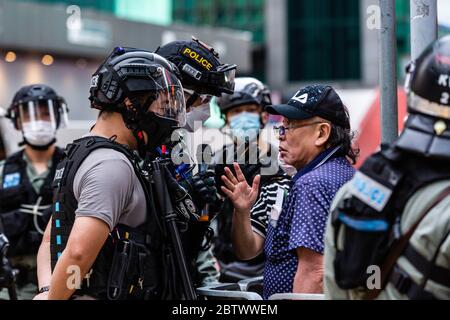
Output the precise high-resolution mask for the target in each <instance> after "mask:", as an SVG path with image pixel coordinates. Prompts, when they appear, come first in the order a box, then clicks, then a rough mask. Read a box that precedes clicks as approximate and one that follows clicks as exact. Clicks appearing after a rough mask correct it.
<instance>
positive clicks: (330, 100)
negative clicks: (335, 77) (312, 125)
mask: <svg viewBox="0 0 450 320" xmlns="http://www.w3.org/2000/svg"><path fill="white" fill-rule="evenodd" d="M266 111H267V112H269V113H271V114H276V115H281V116H283V117H285V118H288V119H292V120H306V119H309V118H312V117H320V118H323V119H326V120H328V121H330V122H331V123H333V124H336V125H339V126H341V127H344V128H346V129H350V119H349V115H348V111H347V109H346V108H345V106H344V104H343V103H342V101H341V98H339V96H338V94H337V93H336V91H334V89H333V88H332V87H330V86H324V85H312V86H307V87H305V88H303V89H301V90H300V91H298V92H297V93H296V94H295V95H294V96H293V97H292V98H291V99H290V100H289V101H288V103H287V104H277V105H270V106H267V107H266Z"/></svg>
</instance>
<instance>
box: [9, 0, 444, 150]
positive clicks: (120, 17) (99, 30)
mask: <svg viewBox="0 0 450 320" xmlns="http://www.w3.org/2000/svg"><path fill="white" fill-rule="evenodd" d="M377 4H378V1H377V0H314V1H311V0H71V1H70V0H16V1H11V0H0V106H2V107H7V106H8V104H9V103H10V101H11V99H12V96H13V94H14V92H15V91H16V90H17V89H18V88H19V87H20V86H22V85H26V84H29V83H36V82H43V83H46V84H49V85H51V86H53V87H55V89H56V90H57V91H58V92H59V93H60V94H62V95H64V96H65V97H66V98H67V100H68V104H69V107H70V109H71V113H70V118H71V123H72V127H71V130H72V131H70V134H68V135H67V137H66V138H65V136H64V132H63V133H62V138H61V139H60V141H61V144H64V143H65V142H66V140H70V139H71V135H73V130H76V129H77V128H78V129H79V130H80V131H86V128H87V127H88V125H87V122H89V121H90V122H92V121H93V120H94V119H95V116H96V112H94V111H92V110H90V109H89V107H88V100H87V96H88V87H89V80H90V76H91V74H92V73H93V72H94V71H95V68H96V66H97V65H98V63H99V62H100V61H101V59H102V58H104V56H105V55H106V54H107V53H108V52H109V51H110V50H111V48H112V47H114V46H117V45H122V46H134V47H142V48H146V49H150V50H152V49H156V48H157V47H158V46H159V45H160V44H161V43H167V42H169V41H172V40H175V39H188V38H190V37H191V35H195V36H197V37H198V38H200V39H201V40H203V41H205V42H207V43H209V44H211V45H212V46H213V47H215V48H216V49H217V50H218V51H219V53H220V54H221V58H222V60H223V61H224V62H227V63H236V64H237V65H238V75H239V76H255V77H257V78H260V79H261V80H263V81H265V82H266V83H268V85H269V86H270V87H271V88H272V89H274V97H273V98H274V100H275V101H280V100H282V99H284V100H285V99H288V98H289V97H290V96H291V95H292V94H293V93H295V91H296V90H297V89H298V88H299V87H300V86H302V85H305V84H309V83H315V82H321V83H327V84H332V85H333V86H335V87H336V88H337V90H338V92H339V93H340V94H341V96H342V98H343V100H344V102H345V103H346V104H347V105H348V107H349V109H350V114H351V118H352V126H353V128H355V129H359V130H360V131H361V130H363V128H362V127H363V125H367V122H368V121H369V120H371V121H372V122H373V121H374V120H373V119H374V118H373V117H374V115H375V116H376V114H374V112H375V111H374V110H376V109H377V108H378V103H379V99H378V91H377V86H378V72H379V71H378V32H379V31H378V30H377V29H376V28H370V27H369V25H368V21H369V20H370V19H371V18H373V16H374V14H376V12H374V11H373V10H374V7H373V6H374V5H377ZM409 4H410V0H396V15H397V18H396V20H397V48H398V64H397V65H398V72H399V84H400V86H401V83H402V81H403V75H404V71H403V70H404V66H405V65H406V63H407V62H408V61H409V51H410V36H409V24H410V8H409ZM438 12H439V23H440V32H441V34H444V33H449V32H450V1H449V0H438ZM399 94H400V96H399V97H400V100H399V109H400V116H402V115H403V114H404V110H405V108H406V107H405V99H404V94H403V93H402V91H401V89H400V93H399ZM369 110H372V113H370V112H369ZM375 113H376V112H375ZM213 114H214V117H216V118H218V117H219V115H218V113H217V112H215V113H214V112H213ZM369 114H370V117H372V119H369V120H367V119H368V117H369ZM365 119H366V120H365ZM213 120H214V119H213ZM216 120H217V119H216ZM364 121H366V122H364ZM210 123H213V124H214V123H217V121H211V122H210ZM7 126H8V125H7V124H6V122H5V121H2V128H3V131H4V132H5V131H6V129H5V127H6V128H7ZM9 129H10V128H9ZM378 131H379V130H378ZM3 136H5V135H3ZM4 140H6V142H5V144H10V145H14V146H15V145H16V144H15V143H16V142H10V140H11V141H13V140H14V139H9V138H5V137H4ZM374 140H376V141H379V137H377V135H376V134H375V135H374Z"/></svg>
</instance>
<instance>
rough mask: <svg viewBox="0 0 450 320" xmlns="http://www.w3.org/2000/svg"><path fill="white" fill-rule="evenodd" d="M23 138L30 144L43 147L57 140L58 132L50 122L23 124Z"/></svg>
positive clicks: (40, 121)
mask: <svg viewBox="0 0 450 320" xmlns="http://www.w3.org/2000/svg"><path fill="white" fill-rule="evenodd" d="M22 132H23V137H24V139H25V140H26V142H27V143H28V144H30V145H31V146H36V147H43V146H46V145H48V144H49V143H51V142H52V141H53V140H55V136H56V130H55V128H54V127H53V125H52V123H51V122H50V121H43V120H38V121H34V122H25V123H22Z"/></svg>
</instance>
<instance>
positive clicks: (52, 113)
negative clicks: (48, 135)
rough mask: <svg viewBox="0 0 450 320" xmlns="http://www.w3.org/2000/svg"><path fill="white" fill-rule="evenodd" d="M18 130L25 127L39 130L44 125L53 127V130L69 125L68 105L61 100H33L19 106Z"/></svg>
mask: <svg viewBox="0 0 450 320" xmlns="http://www.w3.org/2000/svg"><path fill="white" fill-rule="evenodd" d="M17 111H18V113H19V114H18V116H19V117H18V124H17V125H18V128H19V129H21V130H23V128H24V126H26V127H29V128H30V129H31V130H38V128H39V127H40V126H41V125H42V124H47V125H48V126H51V128H52V130H54V131H56V129H58V128H64V127H66V126H67V125H68V117H67V105H66V104H65V102H64V101H60V100H53V99H48V100H44V99H43V100H32V101H28V102H25V103H21V104H19V105H18V108H17Z"/></svg>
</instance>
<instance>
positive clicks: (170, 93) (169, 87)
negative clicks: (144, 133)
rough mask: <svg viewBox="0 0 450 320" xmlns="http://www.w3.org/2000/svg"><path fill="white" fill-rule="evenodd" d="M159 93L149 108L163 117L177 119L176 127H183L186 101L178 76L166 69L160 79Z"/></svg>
mask: <svg viewBox="0 0 450 320" xmlns="http://www.w3.org/2000/svg"><path fill="white" fill-rule="evenodd" d="M157 94H158V97H157V99H156V100H155V101H153V102H152V104H151V105H150V107H149V109H148V110H149V111H151V112H153V113H155V114H156V115H157V116H159V117H161V118H164V119H169V120H172V121H175V123H176V124H175V127H183V126H184V125H185V124H186V103H185V100H184V93H183V86H182V85H181V82H180V81H179V80H178V78H176V77H175V76H174V75H173V74H171V73H169V72H168V71H167V70H165V69H164V71H163V73H162V76H161V79H160V81H158V90H157Z"/></svg>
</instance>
